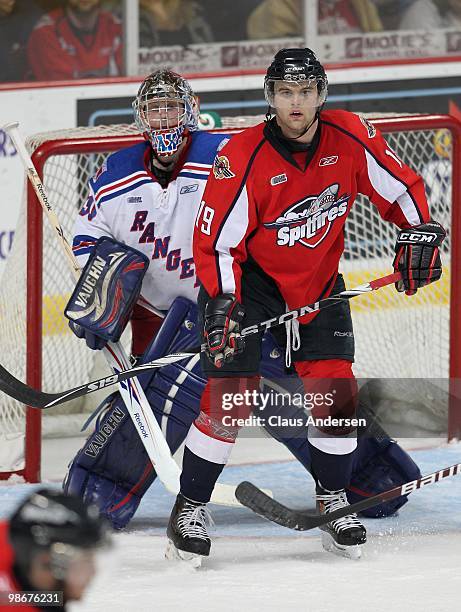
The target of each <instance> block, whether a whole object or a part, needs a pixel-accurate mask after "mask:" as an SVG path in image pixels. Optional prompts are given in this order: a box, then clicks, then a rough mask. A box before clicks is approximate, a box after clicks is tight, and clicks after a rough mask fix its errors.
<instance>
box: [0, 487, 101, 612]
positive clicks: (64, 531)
mask: <svg viewBox="0 0 461 612" xmlns="http://www.w3.org/2000/svg"><path fill="white" fill-rule="evenodd" d="M108 543H109V532H108V525H107V523H106V521H105V520H103V519H101V518H99V516H98V510H97V509H96V507H95V506H86V505H85V504H84V503H83V502H82V501H81V500H80V499H78V498H77V497H75V496H73V495H65V494H63V493H61V492H60V491H54V490H52V489H46V488H43V489H39V490H36V491H34V492H33V493H31V494H30V495H28V496H27V497H26V499H24V500H23V501H22V502H21V503H20V504H19V506H18V508H17V509H16V510H15V512H14V513H13V515H12V517H11V519H10V520H9V521H7V522H2V523H0V612H2V611H5V612H6V610H12V609H14V610H22V611H24V612H25V611H26V610H27V611H29V610H30V611H32V610H55V609H57V608H59V609H60V610H66V609H67V603H68V602H70V601H72V600H75V601H76V600H80V599H82V597H83V595H84V592H85V590H86V588H87V587H88V585H89V583H90V582H91V580H92V578H93V577H94V574H95V559H96V552H97V551H98V549H101V547H103V546H105V545H106V544H108ZM53 591H54V594H53V593H52V592H53ZM24 592H26V593H29V594H30V595H26V594H25V593H24ZM34 592H36V594H35V595H34ZM21 595H22V598H21ZM17 598H19V600H18V599H17ZM18 602H19V603H18Z"/></svg>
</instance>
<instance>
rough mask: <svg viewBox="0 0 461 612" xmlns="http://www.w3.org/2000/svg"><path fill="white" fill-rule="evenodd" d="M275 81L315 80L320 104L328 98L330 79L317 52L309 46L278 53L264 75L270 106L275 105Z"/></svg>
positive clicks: (299, 81) (298, 81)
mask: <svg viewBox="0 0 461 612" xmlns="http://www.w3.org/2000/svg"><path fill="white" fill-rule="evenodd" d="M275 81H289V82H292V83H301V82H304V81H308V82H311V83H312V82H315V83H316V85H317V92H318V95H319V100H318V106H319V107H320V106H322V105H323V104H324V102H325V100H326V98H327V94H328V79H327V75H326V73H325V69H324V67H323V66H322V64H321V63H320V62H319V60H318V59H317V56H316V55H315V53H314V52H313V51H312V50H311V49H308V48H307V47H306V48H304V49H299V48H294V49H281V50H280V51H278V52H277V53H276V55H275V57H274V59H273V60H272V63H271V65H270V66H269V68H268V69H267V72H266V76H265V77H264V93H265V96H266V100H267V103H268V104H269V105H270V106H274V104H273V102H274V83H275Z"/></svg>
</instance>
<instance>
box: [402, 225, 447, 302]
mask: <svg viewBox="0 0 461 612" xmlns="http://www.w3.org/2000/svg"><path fill="white" fill-rule="evenodd" d="M445 236H446V232H445V230H444V229H443V227H442V226H441V225H440V224H439V223H436V222H431V223H422V224H421V225H417V226H415V227H409V228H408V229H403V230H400V232H399V235H398V236H397V242H396V244H395V253H396V255H395V258H394V264H393V265H394V270H395V271H396V272H400V273H401V274H402V280H399V281H398V282H397V283H396V284H395V288H396V289H397V291H405V293H406V294H407V295H414V294H415V293H416V291H417V290H418V289H419V288H420V287H424V286H425V285H428V284H429V283H433V282H434V281H437V280H439V278H440V277H441V276H442V263H441V261H440V253H439V247H440V245H441V244H442V242H443V240H444V239H445Z"/></svg>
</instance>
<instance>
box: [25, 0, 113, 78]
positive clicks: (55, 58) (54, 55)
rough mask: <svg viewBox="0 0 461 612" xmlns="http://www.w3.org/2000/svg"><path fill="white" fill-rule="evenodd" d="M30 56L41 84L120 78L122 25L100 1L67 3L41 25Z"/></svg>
mask: <svg viewBox="0 0 461 612" xmlns="http://www.w3.org/2000/svg"><path fill="white" fill-rule="evenodd" d="M27 54H28V58H29V64H30V66H31V68H32V72H33V76H34V77H35V78H36V79H37V80H40V81H54V80H60V79H84V78H91V77H109V76H119V75H121V74H122V63H123V62H122V27H121V23H120V21H119V20H118V19H117V18H116V17H115V16H114V15H112V14H111V13H109V12H107V11H104V10H102V9H101V8H100V0H64V6H63V7H62V8H57V9H55V10H53V11H51V12H49V13H47V14H46V15H44V16H43V17H42V18H41V19H40V21H39V22H38V23H37V25H36V26H35V28H34V30H33V31H32V34H31V35H30V38H29V43H28V46H27Z"/></svg>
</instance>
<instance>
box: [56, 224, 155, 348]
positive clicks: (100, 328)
mask: <svg viewBox="0 0 461 612" xmlns="http://www.w3.org/2000/svg"><path fill="white" fill-rule="evenodd" d="M148 267H149V259H148V258H147V257H146V256H145V255H144V254H143V253H141V252H139V251H137V250H136V249H133V248H132V247H129V246H127V245H126V244H122V243H121V242H118V241H117V240H114V239H113V238H109V237H108V236H103V237H102V238H99V240H98V241H97V242H96V245H95V247H94V249H93V251H92V253H91V255H90V257H89V259H88V261H87V262H86V265H85V267H84V268H83V270H82V273H81V275H80V278H79V279H78V281H77V284H76V286H75V289H74V291H73V293H72V295H71V297H70V300H69V302H68V304H67V306H66V309H65V312H64V314H65V316H66V317H67V318H68V319H69V327H70V328H71V330H72V331H73V332H74V334H75V335H76V336H78V337H79V338H85V340H86V343H87V345H88V347H89V348H91V349H95V350H100V349H102V348H104V346H105V345H106V344H107V343H108V342H118V341H119V339H120V336H121V335H122V332H123V330H124V329H125V326H126V324H127V322H128V319H129V317H130V315H131V312H132V310H133V308H134V305H135V304H136V302H137V300H138V297H139V294H140V292H141V285H142V280H143V278H144V275H145V273H146V271H147V268H148Z"/></svg>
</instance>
